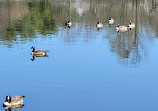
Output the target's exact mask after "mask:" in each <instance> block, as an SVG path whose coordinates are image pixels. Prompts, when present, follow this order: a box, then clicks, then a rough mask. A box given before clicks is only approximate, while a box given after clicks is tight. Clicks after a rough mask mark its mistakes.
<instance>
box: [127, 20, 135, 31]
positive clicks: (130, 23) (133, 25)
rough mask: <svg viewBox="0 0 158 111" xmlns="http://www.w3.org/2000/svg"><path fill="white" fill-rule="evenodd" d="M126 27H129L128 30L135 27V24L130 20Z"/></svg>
mask: <svg viewBox="0 0 158 111" xmlns="http://www.w3.org/2000/svg"><path fill="white" fill-rule="evenodd" d="M128 28H129V29H130V30H131V29H134V28H135V24H134V23H132V22H131V21H130V22H129V24H128Z"/></svg>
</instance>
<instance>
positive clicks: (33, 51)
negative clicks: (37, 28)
mask: <svg viewBox="0 0 158 111" xmlns="http://www.w3.org/2000/svg"><path fill="white" fill-rule="evenodd" d="M31 49H33V50H32V52H31V55H32V56H40V57H41V56H45V55H46V53H47V52H48V51H46V50H37V51H35V47H34V46H32V47H31Z"/></svg>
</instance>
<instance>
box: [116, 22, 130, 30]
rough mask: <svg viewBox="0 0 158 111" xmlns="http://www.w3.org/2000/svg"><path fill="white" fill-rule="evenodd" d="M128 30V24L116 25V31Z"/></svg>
mask: <svg viewBox="0 0 158 111" xmlns="http://www.w3.org/2000/svg"><path fill="white" fill-rule="evenodd" d="M127 30H128V28H127V26H126V25H121V26H120V25H119V24H118V25H117V27H116V31H117V32H126V31H127Z"/></svg>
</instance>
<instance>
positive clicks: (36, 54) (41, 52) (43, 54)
mask: <svg viewBox="0 0 158 111" xmlns="http://www.w3.org/2000/svg"><path fill="white" fill-rule="evenodd" d="M114 22H115V21H114V19H113V18H109V20H108V23H109V25H113V24H114ZM65 26H67V27H69V28H70V27H71V26H72V23H71V22H70V21H67V22H65ZM96 27H97V28H98V29H100V28H102V27H103V24H102V23H100V22H97V24H96ZM134 28H135V24H134V23H132V22H131V21H130V22H129V24H128V25H119V24H118V25H117V27H116V31H117V32H126V31H128V30H132V29H134ZM31 49H33V50H32V52H31V55H32V57H33V58H32V59H31V60H32V61H34V60H35V57H47V54H46V53H47V52H48V51H47V50H36V51H35V47H34V46H32V47H31Z"/></svg>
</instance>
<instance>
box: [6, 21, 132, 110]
mask: <svg viewBox="0 0 158 111" xmlns="http://www.w3.org/2000/svg"><path fill="white" fill-rule="evenodd" d="M108 22H109V25H112V24H114V19H113V18H109V21H108ZM65 25H66V26H68V27H69V28H70V27H71V26H72V23H71V22H70V21H67V22H66V23H65ZM96 27H97V28H102V27H103V24H102V23H100V22H98V23H97V24H96ZM133 28H135V24H134V23H132V22H131V21H130V23H129V24H128V25H119V24H118V25H117V27H116V31H117V32H125V31H127V30H128V29H130V30H131V29H133ZM31 49H33V50H32V52H31V55H32V56H33V59H34V56H36V57H45V56H47V54H46V53H47V52H48V51H47V50H36V51H35V47H34V46H32V47H31ZM24 98H25V96H15V97H10V96H6V100H5V102H4V103H3V107H4V108H5V109H6V110H7V111H11V109H18V108H21V107H23V99H24Z"/></svg>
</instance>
